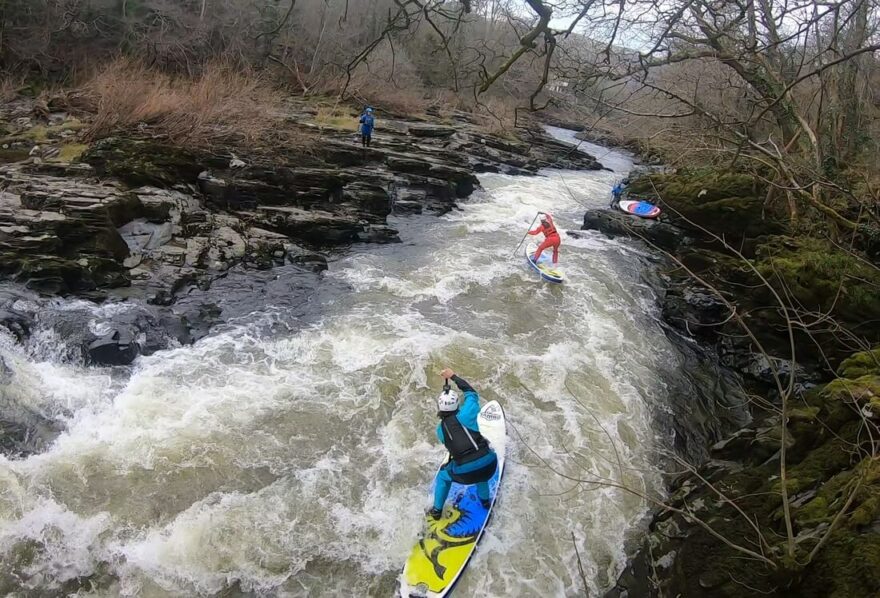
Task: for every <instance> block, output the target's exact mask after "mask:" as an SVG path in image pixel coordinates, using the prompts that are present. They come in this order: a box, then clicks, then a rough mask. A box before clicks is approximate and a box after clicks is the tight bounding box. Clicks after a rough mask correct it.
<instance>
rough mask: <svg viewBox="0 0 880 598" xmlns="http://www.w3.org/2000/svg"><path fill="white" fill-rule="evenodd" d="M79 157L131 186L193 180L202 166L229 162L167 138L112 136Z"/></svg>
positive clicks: (162, 184) (203, 168) (222, 165)
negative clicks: (172, 143)
mask: <svg viewBox="0 0 880 598" xmlns="http://www.w3.org/2000/svg"><path fill="white" fill-rule="evenodd" d="M80 161H82V162H85V163H87V164H90V165H92V166H93V167H94V168H95V171H96V172H97V173H98V174H100V175H104V176H113V177H116V178H118V179H120V180H122V181H124V182H125V183H127V184H129V185H132V186H141V185H154V186H158V187H173V186H174V185H179V184H194V183H195V182H196V180H197V178H198V176H199V173H201V172H202V171H203V170H206V169H209V168H223V167H226V166H228V165H229V161H228V159H227V158H223V157H219V156H216V155H213V154H210V153H208V152H200V151H198V150H195V149H185V148H180V147H175V146H173V145H171V144H170V143H168V142H165V141H157V140H152V139H151V140H142V139H126V138H121V137H110V138H108V139H103V140H101V141H98V142H97V143H95V144H93V145H92V146H91V147H90V148H89V149H88V150H87V151H86V152H85V153H84V154H83V155H82V156H81V157H80Z"/></svg>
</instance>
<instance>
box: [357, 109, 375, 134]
mask: <svg viewBox="0 0 880 598" xmlns="http://www.w3.org/2000/svg"><path fill="white" fill-rule="evenodd" d="M360 122H361V135H372V134H373V127H374V126H375V125H376V119H375V118H373V111H372V109H371V108H368V109H367V111H366V112H364V113H363V114H361V121H360Z"/></svg>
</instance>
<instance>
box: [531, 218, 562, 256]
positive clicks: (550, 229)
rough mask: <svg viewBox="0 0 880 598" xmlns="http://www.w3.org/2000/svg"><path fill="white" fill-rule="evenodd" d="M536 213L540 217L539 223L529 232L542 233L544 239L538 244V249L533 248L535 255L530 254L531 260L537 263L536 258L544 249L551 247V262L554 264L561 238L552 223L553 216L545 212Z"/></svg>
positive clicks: (533, 233) (532, 233)
mask: <svg viewBox="0 0 880 598" xmlns="http://www.w3.org/2000/svg"><path fill="white" fill-rule="evenodd" d="M538 215H539V216H540V217H541V224H540V225H539V226H538V227H537V228H536V229H534V230H530V231H529V234H530V235H537V234H540V233H544V241H543V242H542V243H541V244H540V245H538V249H536V250H535V255H534V256H532V261H534V262H535V263H536V264H537V263H538V259H540V257H541V254H542V253H543V252H544V250H545V249H548V248H550V247H552V248H553V263H554V264H556V263H558V262H559V244H560V243H561V242H562V239H561V238H560V237H559V232H558V231H557V230H556V225H555V224H553V216H551V215H550V214H547V213H545V212H538Z"/></svg>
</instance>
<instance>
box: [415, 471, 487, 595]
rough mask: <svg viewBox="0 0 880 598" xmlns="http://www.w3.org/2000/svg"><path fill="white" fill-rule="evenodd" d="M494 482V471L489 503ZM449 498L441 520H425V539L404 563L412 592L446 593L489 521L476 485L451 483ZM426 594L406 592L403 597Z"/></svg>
mask: <svg viewBox="0 0 880 598" xmlns="http://www.w3.org/2000/svg"><path fill="white" fill-rule="evenodd" d="M498 479H499V472H497V471H496V472H495V476H494V477H493V478H492V480H491V481H490V482H489V489H490V493H491V496H492V500H493V502H494V500H495V494H496V492H497V490H498ZM449 495H450V497H451V499H450V502H451V504H449V503H447V504H446V507H445V508H444V510H443V518H442V519H440V520H439V521H434V520H433V519H431V518H430V517H428V518H427V522H428V530H427V532H426V533H425V537H424V538H422V539H421V540H419V543H418V545H417V546H416V547H415V548H414V549H413V552H412V553H411V554H410V557H409V560H408V561H407V566H406V574H405V575H406V582H407V584H409V586H410V587H411V588H416V591H418V590H419V589H424V590H427V591H428V592H432V593H434V594H439V595H442V592H444V591H446V590H448V589H449V588H450V586H451V585H452V584H453V583H454V582H455V579H456V578H457V577H458V574H459V572H460V571H461V570H462V569H464V567H465V565H466V564H467V561H468V559H469V558H470V556H471V553H472V552H473V549H474V547H475V545H476V543H477V541H478V540H479V537H480V532H481V531H482V530H483V528H484V527H485V525H486V522H487V520H488V519H489V510H487V509H485V508H483V505H482V504H480V499H479V497H478V496H477V487H476V486H474V485H471V486H462V485H461V484H455V483H453V485H452V490H451V491H450V493H449ZM430 595H431V594H428V593H422V594H419V593H415V592H414V591H413V590H410V592H409V594H408V596H407V598H409V597H415V596H430Z"/></svg>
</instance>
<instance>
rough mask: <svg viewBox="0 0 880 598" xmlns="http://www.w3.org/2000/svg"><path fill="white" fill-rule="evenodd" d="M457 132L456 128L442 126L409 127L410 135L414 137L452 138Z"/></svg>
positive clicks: (421, 125) (422, 125) (419, 125)
mask: <svg viewBox="0 0 880 598" xmlns="http://www.w3.org/2000/svg"><path fill="white" fill-rule="evenodd" d="M455 131H456V129H455V127H444V126H442V125H428V124H418V125H411V126H410V127H409V134H410V135H412V136H414V137H451V136H452V135H454V134H455Z"/></svg>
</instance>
